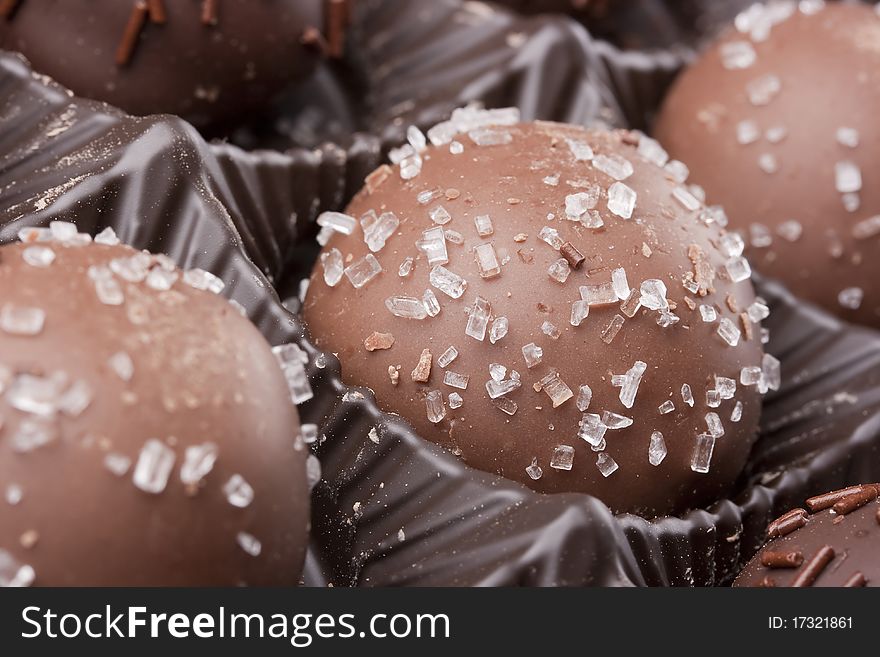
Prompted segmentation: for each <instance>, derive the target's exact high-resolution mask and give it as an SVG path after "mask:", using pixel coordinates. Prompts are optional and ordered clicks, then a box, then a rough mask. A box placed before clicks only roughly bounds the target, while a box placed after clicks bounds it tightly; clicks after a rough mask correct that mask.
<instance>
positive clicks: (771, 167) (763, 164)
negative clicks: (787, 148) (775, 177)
mask: <svg viewBox="0 0 880 657" xmlns="http://www.w3.org/2000/svg"><path fill="white" fill-rule="evenodd" d="M758 168H759V169H761V171H763V172H764V173H776V172H777V171H779V161H778V160H777V159H776V156H775V155H773V154H772V153H761V154H760V155H759V156H758Z"/></svg>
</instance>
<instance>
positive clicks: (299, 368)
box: [272, 343, 314, 404]
mask: <svg viewBox="0 0 880 657" xmlns="http://www.w3.org/2000/svg"><path fill="white" fill-rule="evenodd" d="M272 353H273V354H275V358H276V360H277V361H278V365H279V366H280V367H281V371H282V372H283V373H284V379H285V381H287V387H288V389H289V390H290V398H291V399H292V400H293V403H294V404H301V403H303V402H305V401H308V400H309V399H311V398H312V397H313V396H314V393H313V392H312V386H311V384H310V383H309V378H308V376H307V375H306V370H305V364H306V363H308V361H309V358H308V355H307V354H306V353H305V352H304V351H303V350H302V349H300V347H299V346H298V345H296V344H293V343H289V344H284V345H279V346H277V347H272Z"/></svg>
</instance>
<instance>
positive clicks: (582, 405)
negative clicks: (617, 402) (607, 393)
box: [574, 384, 593, 413]
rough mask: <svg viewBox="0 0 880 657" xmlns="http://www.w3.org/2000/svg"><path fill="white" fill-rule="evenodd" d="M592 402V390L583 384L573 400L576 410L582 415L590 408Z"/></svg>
mask: <svg viewBox="0 0 880 657" xmlns="http://www.w3.org/2000/svg"><path fill="white" fill-rule="evenodd" d="M592 400H593V390H592V389H591V388H590V386H588V385H587V384H584V385H582V386H580V387H579V388H578V394H577V399H575V402H574V403H575V405H576V406H577V409H578V410H579V411H580V412H581V413H583V412H584V411H586V410H587V409H588V408H589V407H590V402H591V401H592Z"/></svg>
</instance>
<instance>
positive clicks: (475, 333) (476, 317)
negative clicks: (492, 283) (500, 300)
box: [464, 297, 492, 342]
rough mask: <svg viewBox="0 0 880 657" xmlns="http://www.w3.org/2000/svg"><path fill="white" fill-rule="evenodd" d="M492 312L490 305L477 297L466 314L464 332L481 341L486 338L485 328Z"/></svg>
mask: <svg viewBox="0 0 880 657" xmlns="http://www.w3.org/2000/svg"><path fill="white" fill-rule="evenodd" d="M491 314H492V307H491V306H490V305H489V302H488V301H486V300H485V299H484V298H483V297H477V298H476V299H475V300H474V305H473V307H472V308H471V310H470V313H469V314H468V321H467V325H466V326H465V329H464V334H465V335H467V336H469V337H472V338H474V339H475V340H479V341H480V342H482V341H483V340H485V339H486V328H487V327H488V326H489V316H490V315H491Z"/></svg>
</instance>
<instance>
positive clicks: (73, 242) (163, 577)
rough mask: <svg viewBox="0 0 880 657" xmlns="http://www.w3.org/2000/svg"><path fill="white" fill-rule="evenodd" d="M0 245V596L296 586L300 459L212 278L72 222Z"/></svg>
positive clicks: (281, 406)
mask: <svg viewBox="0 0 880 657" xmlns="http://www.w3.org/2000/svg"><path fill="white" fill-rule="evenodd" d="M22 235H23V237H24V239H26V240H36V241H32V242H29V243H25V244H15V245H9V246H5V247H2V248H0V289H2V290H3V294H2V297H0V494H2V496H0V585H10V584H12V585H29V584H34V585H46V586H82V585H87V586H118V585H124V586H159V585H162V586H165V585H168V586H172V585H173V586H178V585H182V586H189V585H202V586H236V585H242V584H248V585H295V584H296V583H297V582H298V581H299V576H300V573H301V568H302V563H303V557H304V552H305V545H306V534H307V523H308V490H307V481H306V471H305V462H306V449H305V448H304V446H303V444H302V441H301V439H298V438H297V437H298V434H299V423H298V419H297V413H296V409H295V408H294V406H293V404H292V401H291V399H290V394H289V391H288V388H287V386H286V384H285V378H284V375H283V374H282V372H281V369H280V368H279V365H278V362H277V360H276V357H275V356H274V355H273V353H272V350H271V349H270V348H269V346H268V344H267V343H266V342H265V339H264V338H263V337H262V335H261V334H260V333H259V332H258V331H257V329H256V328H255V327H254V326H253V325H252V324H251V323H250V322H249V321H248V320H247V319H246V318H245V317H243V316H242V315H241V314H240V313H239V311H238V310H237V309H236V308H235V307H234V306H233V305H231V304H230V303H229V302H227V301H226V300H225V299H223V298H222V297H220V296H217V295H216V294H214V293H213V292H215V291H217V290H218V289H219V288H221V287H222V283H221V281H220V280H219V279H217V278H216V277H214V276H212V275H211V274H209V273H207V272H204V271H201V270H190V271H186V272H182V271H180V270H178V269H176V268H175V267H174V266H173V265H172V264H171V263H170V262H169V260H168V259H167V258H165V257H163V256H151V255H149V254H146V253H143V252H138V251H135V250H134V249H131V248H129V247H126V246H122V245H118V244H117V243H116V242H117V240H115V239H114V237H113V235H112V232H109V231H107V232H104V233H101V235H100V237H99V238H96V239H97V240H98V241H99V242H101V243H98V244H95V243H89V242H90V239H89V237H88V236H87V235H81V234H77V232H76V228H75V227H74V226H73V225H72V224H64V223H55V224H53V226H52V231H51V232H50V231H47V230H45V229H42V230H41V229H25V231H23V233H22Z"/></svg>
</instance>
